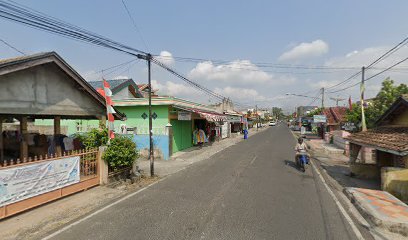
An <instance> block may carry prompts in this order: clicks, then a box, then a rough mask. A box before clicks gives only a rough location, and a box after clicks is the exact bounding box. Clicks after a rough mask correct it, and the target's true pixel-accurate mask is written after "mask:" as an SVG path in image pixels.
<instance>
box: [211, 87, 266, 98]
mask: <svg viewBox="0 0 408 240" xmlns="http://www.w3.org/2000/svg"><path fill="white" fill-rule="evenodd" d="M214 92H216V93H218V94H221V95H224V96H229V97H231V98H234V99H237V98H239V99H247V100H255V99H264V97H263V96H261V95H260V94H259V93H258V92H257V91H256V90H255V89H248V88H234V87H225V88H215V90H214Z"/></svg>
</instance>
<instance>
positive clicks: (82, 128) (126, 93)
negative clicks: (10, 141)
mask: <svg viewBox="0 0 408 240" xmlns="http://www.w3.org/2000/svg"><path fill="white" fill-rule="evenodd" d="M106 81H107V82H108V83H109V86H110V90H111V91H112V99H113V100H118V99H132V98H143V94H142V93H141V92H140V90H139V88H138V86H137V84H136V83H135V82H134V81H133V79H113V80H106ZM88 83H89V85H90V86H92V88H93V89H95V90H96V91H97V92H99V93H102V92H101V91H103V81H102V80H101V81H90V82H88ZM35 125H36V126H47V125H52V122H51V121H49V120H40V119H38V120H36V122H35ZM119 125H120V124H119ZM61 126H62V128H64V131H65V134H67V135H71V134H75V133H85V132H89V131H90V130H91V129H92V128H97V127H98V126H99V122H98V121H95V120H89V119H87V120H85V119H69V120H62V121H61ZM115 130H116V132H117V131H119V129H118V124H117V125H116V126H115Z"/></svg>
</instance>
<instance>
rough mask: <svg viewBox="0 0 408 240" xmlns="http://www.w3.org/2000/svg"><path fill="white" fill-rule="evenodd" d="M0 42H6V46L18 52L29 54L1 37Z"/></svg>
mask: <svg viewBox="0 0 408 240" xmlns="http://www.w3.org/2000/svg"><path fill="white" fill-rule="evenodd" d="M0 42H2V43H4V44H5V45H6V46H8V47H9V48H11V49H13V50H14V51H16V52H19V53H21V54H22V55H27V54H26V53H24V52H23V51H20V50H18V49H17V48H16V47H14V46H13V45H11V44H10V43H8V42H6V41H5V40H3V39H1V38H0Z"/></svg>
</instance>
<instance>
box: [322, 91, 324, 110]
mask: <svg viewBox="0 0 408 240" xmlns="http://www.w3.org/2000/svg"><path fill="white" fill-rule="evenodd" d="M322 109H324V88H322Z"/></svg>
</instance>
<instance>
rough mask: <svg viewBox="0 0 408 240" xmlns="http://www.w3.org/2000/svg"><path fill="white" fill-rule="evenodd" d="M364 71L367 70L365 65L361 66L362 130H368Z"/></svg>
mask: <svg viewBox="0 0 408 240" xmlns="http://www.w3.org/2000/svg"><path fill="white" fill-rule="evenodd" d="M364 72H365V67H364V66H363V67H362V68H361V86H360V92H361V99H360V102H361V130H362V131H363V132H365V131H367V125H366V120H365V113H364V89H365V86H364V81H365V79H364Z"/></svg>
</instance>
